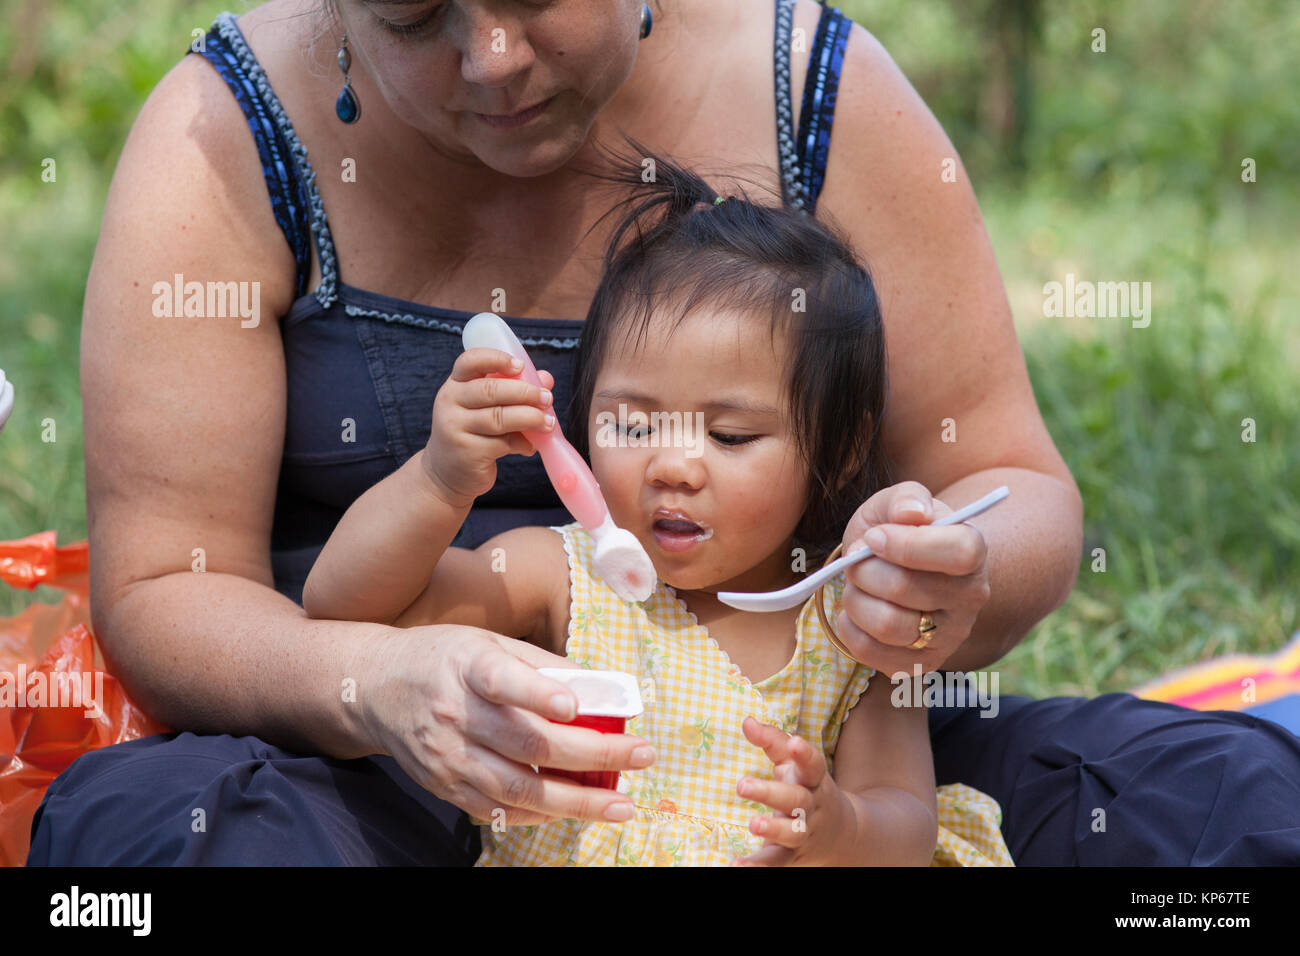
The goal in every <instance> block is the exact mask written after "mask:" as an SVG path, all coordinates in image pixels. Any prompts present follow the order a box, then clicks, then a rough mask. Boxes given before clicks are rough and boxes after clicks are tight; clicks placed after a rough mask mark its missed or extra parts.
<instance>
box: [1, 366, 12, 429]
mask: <svg viewBox="0 0 1300 956" xmlns="http://www.w3.org/2000/svg"><path fill="white" fill-rule="evenodd" d="M13 410H14V384H13V382H6V381H5V370H4V369H2V368H0V428H4V427H5V422H6V421H8V420H9V413H10V412H12V411H13Z"/></svg>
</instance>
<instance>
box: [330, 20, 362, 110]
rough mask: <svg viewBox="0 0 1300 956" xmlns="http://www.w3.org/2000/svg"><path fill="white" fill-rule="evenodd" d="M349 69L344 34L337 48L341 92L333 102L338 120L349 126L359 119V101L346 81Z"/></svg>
mask: <svg viewBox="0 0 1300 956" xmlns="http://www.w3.org/2000/svg"><path fill="white" fill-rule="evenodd" d="M351 67H352V54H351V53H349V52H348V35H347V34H346V33H345V34H343V42H342V44H341V45H340V46H339V69H340V70H342V71H343V91H342V92H341V93H339V98H338V99H337V100H335V101H334V112H335V113H337V114H338V117H339V119H341V120H342V121H343V122H345V123H347V124H349V125H351V124H352V123H355V122H356V121H357V120H359V119H361V101H360V100H359V99H357V94H356V93H354V92H353V91H352V81H351V80H350V79H348V70H349V69H351Z"/></svg>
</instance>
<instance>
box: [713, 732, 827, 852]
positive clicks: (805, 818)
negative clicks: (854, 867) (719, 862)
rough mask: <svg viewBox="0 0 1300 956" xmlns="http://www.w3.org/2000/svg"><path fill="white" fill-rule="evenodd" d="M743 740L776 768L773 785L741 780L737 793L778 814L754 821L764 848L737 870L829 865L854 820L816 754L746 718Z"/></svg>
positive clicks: (753, 829) (796, 739) (818, 751)
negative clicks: (760, 750)
mask: <svg viewBox="0 0 1300 956" xmlns="http://www.w3.org/2000/svg"><path fill="white" fill-rule="evenodd" d="M741 728H742V729H743V730H744V732H745V737H746V739H748V740H749V742H750V743H752V744H754V745H756V746H759V747H762V748H763V751H764V752H765V753H766V754H767V756H768V758H769V759H770V760H771V761H772V763H774V764H776V773H775V777H776V779H775V780H755V779H753V778H752V777H746V778H745V779H743V780H741V781H740V784H739V786H737V787H736V792H737V793H738V794H740V795H741V796H742V797H744V798H746V799H747V800H756V801H757V802H759V803H765V804H767V805H768V806H769V807H771V808H772V809H774V810H776V811H778V813H775V814H773V815H772V816H770V817H754V818H753V819H752V820H750V822H749V829H750V832H751V833H755V834H757V835H758V836H761V837H765V838H766V842H765V843H764V844H763V849H761V850H759V851H758V852H757V853H755V854H754V855H753V856H747V857H745V858H744V859H743V860H737V861H736V864H735V865H737V866H818V865H826V864H830V863H833V862H834V861H835V859H836V857H835V850H836V847H837V846H842V845H843V841H844V839H845V834H844V833H843V832H842V828H843V827H844V826H846V825H851V823H852V821H853V816H852V808H851V807H849V805H848V802H847V800H846V799H845V796H844V792H843V791H842V790H840V788H839V787H838V786H837V785H836V783H835V778H834V777H832V776H831V775H830V774H829V773H827V772H826V758H825V757H823V756H822V752H821V749H820V748H818V747H814V746H812V745H811V744H809V743H808V741H806V740H804V739H803V738H802V737H792V736H791V735H790V734H787V733H785V732H784V731H782V730H779V729H778V728H776V727H773V726H772V725H771V724H764V723H760V722H759V721H757V720H755V719H754V718H753V717H746V718H745V722H744V723H743V724H742V725H741Z"/></svg>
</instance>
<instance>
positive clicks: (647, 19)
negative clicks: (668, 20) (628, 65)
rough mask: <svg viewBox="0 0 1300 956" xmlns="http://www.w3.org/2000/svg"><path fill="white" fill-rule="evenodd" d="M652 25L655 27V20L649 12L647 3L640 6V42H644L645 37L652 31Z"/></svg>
mask: <svg viewBox="0 0 1300 956" xmlns="http://www.w3.org/2000/svg"><path fill="white" fill-rule="evenodd" d="M654 25H655V18H654V14H652V13H651V12H650V4H648V3H643V4H641V39H642V40H644V39H645V38H646V37H648V36H649V35H650V31H651V30H653V29H654Z"/></svg>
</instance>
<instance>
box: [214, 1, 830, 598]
mask: <svg viewBox="0 0 1300 956" xmlns="http://www.w3.org/2000/svg"><path fill="white" fill-rule="evenodd" d="M822 2H823V7H822V12H821V18H820V21H819V23H818V27H817V34H816V37H815V39H814V41H813V44H812V47H811V49H812V55H811V59H810V61H809V65H808V77H807V81H806V83H805V87H804V98H803V106H802V111H801V114H800V122H799V129H798V130H797V131H796V130H794V129H793V128H792V119H791V117H792V110H791V104H790V46H791V42H792V35H791V34H792V31H791V19H792V13H791V11H792V8H793V4H794V0H776V33H775V39H774V53H775V76H776V90H775V94H776V102H777V110H776V113H777V139H778V147H779V154H780V162H781V170H780V178H781V185H782V192H783V196H784V199H785V201H786V202H787V203H789V204H791V205H793V206H796V207H798V208H801V209H804V210H805V211H806V212H808V213H809V214H811V213H813V212H814V211H815V209H816V202H817V197H818V195H819V194H820V192H821V188H822V184H823V182H824V179H825V175H826V155H827V152H828V150H829V146H830V132H831V122H832V120H833V118H834V111H835V95H836V90H837V87H838V85H839V75H840V69H841V66H842V64H843V60H844V48H845V44H846V43H847V41H848V37H849V30H850V28H851V26H852V23H851V21H850V20H849V19H848V18H847V17H845V16H844V14H843V13H841V12H840V11H839V10H837V9H835V8H834V7H829V6H825V0H822ZM188 52H195V51H192V50H191V51H188ZM198 52H200V53H201V55H202V56H203V57H204V58H205V59H207V60H208V62H210V63H211V64H212V65H213V66H214V67H215V68H216V70H217V72H218V73H220V74H221V76H222V78H223V79H225V81H226V83H227V84H228V85H229V87H230V89H231V92H232V93H233V94H234V96H235V99H236V100H237V101H238V102H239V105H240V108H241V109H242V110H243V112H244V115H245V117H246V118H247V120H248V128H249V131H250V132H251V133H252V135H253V141H254V143H255V144H256V146H257V153H258V156H259V157H260V159H261V162H262V170H263V172H264V174H265V176H266V185H267V191H268V192H269V193H270V198H271V208H272V211H273V212H274V214H275V220H276V222H277V224H278V225H279V226H280V228H281V230H282V231H283V232H284V236H285V239H286V240H287V241H288V243H289V247H290V249H292V250H293V254H294V258H295V260H296V261H297V263H298V277H297V290H296V292H297V298H296V300H295V301H294V303H293V306H292V307H291V308H290V309H289V312H288V314H286V315H284V316H281V317H280V319H279V321H280V329H281V335H282V337H283V341H284V357H285V373H286V376H287V380H288V381H287V395H286V400H287V407H286V420H285V438H284V454H283V457H282V459H281V465H280V476H279V484H278V487H277V490H276V502H275V516H274V523H273V525H272V530H271V564H272V569H273V571H274V575H275V587H276V590H277V591H279V592H280V593H282V594H284V595H286V596H287V597H289V598H291V599H292V600H294V601H296V602H298V603H302V589H303V585H304V584H305V583H306V580H307V574H308V572H309V571H310V570H311V567H312V564H313V563H314V562H315V560H316V557H317V555H318V554H319V553H320V551H321V549H322V548H323V547H324V546H325V542H326V541H327V540H328V539H329V536H330V534H331V532H332V531H333V530H334V526H335V525H336V524H337V523H338V521H339V519H340V518H342V517H343V513H344V512H345V511H346V510H347V508H348V506H349V505H351V504H352V502H353V501H355V500H356V499H357V498H358V497H360V496H361V494H362V493H364V492H365V491H366V490H367V489H368V488H370V487H371V486H373V485H374V484H375V483H377V482H379V481H381V480H382V479H383V478H385V477H386V476H388V475H389V474H391V473H392V472H394V471H396V470H397V468H399V467H400V466H401V465H402V464H403V463H404V462H405V461H406V460H407V459H408V458H410V457H411V456H412V455H414V454H416V453H418V452H419V451H420V450H421V449H423V448H424V446H425V444H426V443H427V442H428V440H429V432H430V427H431V426H430V418H431V415H432V410H433V400H434V397H435V395H436V394H437V392H438V389H439V388H440V387H441V386H442V383H443V382H445V381H446V380H447V377H448V376H449V375H450V374H451V367H452V365H453V364H454V362H455V361H456V356H457V355H459V354H460V352H461V338H460V335H461V329H462V328H463V327H464V323H465V322H466V320H468V319H469V318H470V316H471V315H472V313H469V312H461V311H458V310H455V309H443V308H438V307H436V306H427V305H421V304H418V303H415V302H407V301H404V300H401V299H396V298H393V297H392V296H387V295H384V294H382V293H379V292H371V291H367V290H365V289H358V288H354V287H353V286H350V285H348V284H347V283H345V282H343V281H342V280H341V279H340V278H339V270H338V261H337V259H336V256H335V252H334V243H333V240H332V239H331V237H330V229H329V221H328V219H327V218H326V215H325V208H324V205H323V204H322V203H321V198H320V194H319V192H318V191H317V189H316V173H315V171H314V170H313V169H312V168H311V164H310V163H308V161H307V150H306V148H305V147H304V146H303V145H302V142H301V141H300V140H299V139H298V137H297V135H296V134H295V133H294V129H293V124H292V123H290V121H289V117H288V116H287V115H286V114H285V111H284V108H283V107H282V106H281V104H280V101H279V99H278V97H276V95H275V93H274V92H273V91H272V90H271V86H270V84H269V83H268V82H267V78H266V73H265V72H264V71H263V70H262V68H261V66H260V65H259V64H258V62H257V59H256V58H255V57H254V56H253V53H252V51H251V50H250V49H249V46H248V43H247V42H246V41H245V39H244V36H243V33H242V32H241V31H240V29H239V27H238V25H237V24H236V23H235V16H234V15H233V14H231V13H229V12H227V13H222V14H221V15H220V16H218V17H217V19H216V21H215V22H214V23H213V25H212V28H211V29H210V30H209V31H208V33H207V35H206V37H205V38H204V43H203V45H202V49H201V50H200V51H198ZM313 241H314V242H315V245H316V249H317V252H318V256H319V258H320V268H321V280H320V285H319V286H317V287H316V289H315V290H313V291H311V292H308V290H307V281H308V277H309V275H310V272H311V258H312V257H311V247H312V243H313ZM502 318H504V319H505V320H506V321H507V322H508V323H509V324H510V327H511V328H512V329H514V331H515V334H516V335H518V336H519V339H520V341H521V342H522V343H523V344H524V345H525V346H526V347H527V348H528V351H529V355H530V356H531V357H532V359H533V362H534V364H535V365H536V366H537V367H538V368H539V369H546V370H547V371H549V372H550V373H551V374H552V375H553V376H554V377H555V388H554V390H553V391H554V395H555V399H554V403H555V408H556V411H557V414H558V415H560V416H561V417H560V420H561V421H563V420H564V417H563V416H564V415H565V413H566V412H567V410H568V407H569V402H570V400H571V398H572V395H573V381H574V371H575V370H574V356H575V354H576V349H577V346H578V339H579V336H580V335H581V332H582V319H525V318H518V317H514V316H502ZM572 520H573V518H572V516H571V515H570V514H569V512H568V511H567V510H566V509H565V508H564V506H563V505H561V504H560V501H559V499H558V498H557V497H556V495H555V492H554V490H553V489H552V488H551V485H550V483H549V482H548V481H547V479H546V473H545V472H544V471H543V470H542V465H541V459H540V458H539V457H538V456H533V457H532V458H523V457H521V456H518V455H510V456H507V457H506V458H503V459H501V461H499V462H498V464H497V483H496V485H495V487H493V488H492V490H491V491H489V492H488V493H487V494H485V495H483V496H481V497H480V498H479V499H478V500H477V501H476V502H475V504H474V507H473V509H472V510H471V511H470V514H469V517H468V518H467V519H466V521H465V524H464V525H463V526H462V527H461V530H460V532H459V534H457V536H456V538H455V539H454V541H453V542H452V543H453V544H454V545H456V546H459V547H465V548H475V547H478V546H479V545H480V544H482V543H483V542H484V541H486V540H487V539H489V538H491V537H492V536H493V535H496V534H499V533H500V532H502V531H506V530H509V529H510V528H515V527H519V526H521V525H532V524H540V525H550V524H567V523H569V522H570V521H572Z"/></svg>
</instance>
